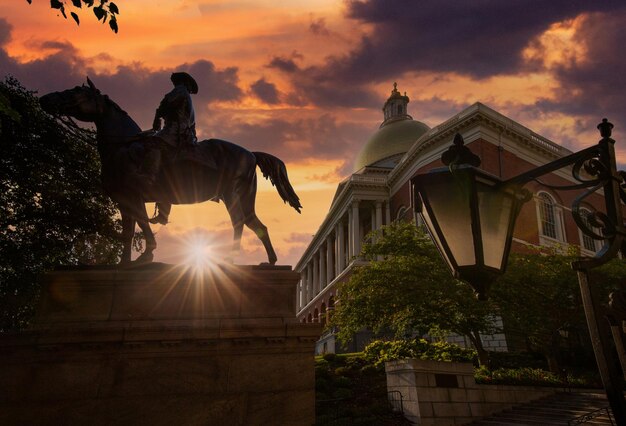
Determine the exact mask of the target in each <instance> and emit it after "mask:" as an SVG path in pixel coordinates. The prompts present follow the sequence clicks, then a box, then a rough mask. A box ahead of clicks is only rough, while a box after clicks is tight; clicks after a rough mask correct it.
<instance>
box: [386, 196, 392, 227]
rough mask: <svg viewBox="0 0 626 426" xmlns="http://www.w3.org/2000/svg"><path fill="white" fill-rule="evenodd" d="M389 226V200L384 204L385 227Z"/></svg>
mask: <svg viewBox="0 0 626 426" xmlns="http://www.w3.org/2000/svg"><path fill="white" fill-rule="evenodd" d="M390 224H391V200H389V201H387V202H386V203H385V225H390Z"/></svg>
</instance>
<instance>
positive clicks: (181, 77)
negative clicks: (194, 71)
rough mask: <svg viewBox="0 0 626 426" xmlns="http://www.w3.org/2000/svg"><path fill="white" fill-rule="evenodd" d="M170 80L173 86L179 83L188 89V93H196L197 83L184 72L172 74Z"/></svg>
mask: <svg viewBox="0 0 626 426" xmlns="http://www.w3.org/2000/svg"><path fill="white" fill-rule="evenodd" d="M170 80H172V83H174V85H177V84H179V83H182V84H184V85H185V86H187V87H188V88H189V92H190V93H194V94H195V93H198V83H196V80H194V79H193V77H192V76H190V75H189V74H187V73H186V72H182V71H181V72H175V73H172V76H171V77H170Z"/></svg>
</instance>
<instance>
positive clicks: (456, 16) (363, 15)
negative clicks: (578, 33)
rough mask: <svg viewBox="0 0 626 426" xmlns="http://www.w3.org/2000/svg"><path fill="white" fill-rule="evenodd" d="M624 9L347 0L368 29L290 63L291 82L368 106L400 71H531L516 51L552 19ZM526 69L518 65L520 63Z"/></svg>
mask: <svg viewBox="0 0 626 426" xmlns="http://www.w3.org/2000/svg"><path fill="white" fill-rule="evenodd" d="M620 9H622V10H623V9H626V2H623V1H619V0H608V1H602V2H589V1H583V0H555V1H549V2H546V1H544V0H509V1H502V0H476V1H464V2H459V1H457V0H424V1H414V0H397V1H394V2H389V1H387V0H363V1H349V2H348V3H347V16H348V17H349V18H352V19H354V20H356V21H357V22H360V23H362V24H366V25H368V26H370V27H372V31H371V32H368V35H367V36H364V37H362V38H361V40H360V41H359V42H358V43H357V44H356V46H354V47H353V48H352V49H351V50H350V51H349V52H347V53H345V54H343V55H334V56H331V57H329V58H327V59H326V61H325V62H324V63H322V64H317V65H314V66H309V67H306V68H297V67H296V66H295V65H296V64H295V63H294V64H292V63H289V62H285V61H281V59H284V58H280V57H277V58H275V61H273V62H272V64H273V65H274V66H275V67H276V68H279V69H284V70H285V71H287V72H291V73H292V74H293V76H292V79H293V84H294V86H297V87H299V88H300V89H301V90H302V92H303V93H304V94H305V96H306V97H307V98H308V99H309V100H310V101H311V102H313V103H315V104H317V105H320V106H329V105H336V106H355V107H373V106H375V105H376V104H375V103H374V102H373V101H374V99H373V98H372V95H373V94H372V93H370V92H369V91H368V90H367V89H366V86H367V85H368V84H369V83H371V82H381V81H393V80H394V79H396V78H397V77H398V76H401V75H402V74H404V73H406V72H413V73H419V72H456V73H460V74H464V75H467V76H470V77H472V78H475V79H483V78H487V77H491V76H495V75H503V74H514V73H518V72H519V71H521V70H525V71H532V70H533V69H532V66H536V67H538V66H540V64H536V63H535V64H528V63H524V62H523V58H522V52H523V50H524V48H525V47H526V46H528V44H529V43H531V42H532V40H533V39H534V38H535V37H536V36H538V35H540V34H541V33H542V32H544V31H545V30H546V29H548V28H549V27H550V25H551V24H553V23H556V22H561V21H563V20H566V19H570V18H574V17H576V16H578V15H580V14H581V13H585V12H593V11H603V12H609V11H617V10H620ZM524 68H525V69H524Z"/></svg>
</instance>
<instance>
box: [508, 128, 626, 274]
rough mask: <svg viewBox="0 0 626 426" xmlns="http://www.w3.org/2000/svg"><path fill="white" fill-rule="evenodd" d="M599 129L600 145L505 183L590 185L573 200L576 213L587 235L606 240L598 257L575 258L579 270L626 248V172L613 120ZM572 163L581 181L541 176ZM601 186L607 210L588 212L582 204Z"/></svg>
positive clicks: (574, 187) (574, 174)
mask: <svg viewBox="0 0 626 426" xmlns="http://www.w3.org/2000/svg"><path fill="white" fill-rule="evenodd" d="M598 129H599V130H600V134H601V136H602V139H601V140H600V141H599V142H598V144H597V145H595V146H592V147H589V148H586V149H584V150H582V151H579V152H576V153H574V154H571V155H568V156H566V157H563V158H560V159H558V160H555V161H553V162H551V163H548V164H545V165H543V166H540V167H537V168H536V169H533V170H531V171H528V172H526V173H522V174H521V175H518V176H516V177H514V178H511V179H509V180H508V181H506V182H504V183H503V185H504V186H506V185H509V184H517V185H524V184H526V183H528V182H530V181H536V182H538V183H539V184H541V185H543V186H545V187H547V188H551V189H555V190H578V189H586V191H585V192H583V193H582V194H580V195H579V196H578V197H576V199H575V200H574V202H573V203H572V216H573V217H574V221H575V222H576V225H577V226H578V228H579V229H580V230H581V232H582V233H583V234H584V235H586V236H589V237H590V238H592V239H594V240H602V241H605V244H604V246H603V247H602V249H600V251H598V253H597V254H596V256H595V257H593V258H585V259H581V260H580V261H577V262H574V264H573V266H574V269H577V270H580V269H588V268H592V267H595V266H599V265H601V264H603V263H605V262H607V261H608V260H610V259H611V258H613V257H614V256H615V255H616V254H617V252H618V251H619V250H620V249H622V250H624V249H626V242H625V241H626V228H625V226H624V218H623V216H622V206H621V203H625V204H626V172H624V171H617V170H616V162H615V151H614V148H613V144H614V143H615V141H614V140H613V139H611V131H612V129H613V124H611V123H609V122H608V120H607V119H606V118H605V119H603V120H602V123H600V124H599V125H598ZM568 166H572V177H573V178H574V179H575V180H576V181H577V182H578V183H576V184H572V185H551V184H548V183H545V182H542V181H540V180H539V179H538V178H539V177H540V176H543V175H546V174H548V173H551V172H554V171H556V170H559V169H562V168H564V167H568ZM600 189H603V190H604V198H605V206H606V213H605V212H599V211H590V212H585V211H584V210H585V209H583V207H582V206H583V203H584V202H585V200H586V199H587V198H588V197H589V196H590V195H591V194H593V193H595V192H597V191H598V190H600ZM620 201H621V202H620ZM623 243H624V247H623V248H622V244H623ZM624 254H626V252H625V253H624Z"/></svg>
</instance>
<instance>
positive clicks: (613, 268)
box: [491, 248, 626, 372]
mask: <svg viewBox="0 0 626 426" xmlns="http://www.w3.org/2000/svg"><path fill="white" fill-rule="evenodd" d="M577 258H578V257H577V253H576V251H575V250H574V249H570V250H569V251H567V252H566V253H562V252H561V251H559V250H558V249H546V248H543V249H542V251H537V252H534V253H530V254H515V255H512V256H511V258H510V260H509V265H508V268H507V271H506V273H505V274H504V275H503V276H501V277H500V278H498V280H497V281H496V283H494V285H493V286H492V295H491V297H492V298H493V299H494V301H495V302H496V303H497V304H498V305H499V306H500V308H501V309H500V313H501V315H502V317H503V320H504V322H505V324H506V325H507V329H508V330H509V331H513V332H516V333H519V334H521V335H522V336H523V337H524V338H525V340H526V341H527V343H528V344H529V345H530V348H531V349H532V350H535V351H537V352H540V353H542V354H543V355H544V356H545V357H546V359H547V361H548V363H549V367H550V370H551V371H554V372H557V371H559V370H560V360H559V358H560V357H559V352H560V348H561V346H562V344H563V340H564V339H563V337H562V336H561V333H560V331H567V332H570V334H572V335H575V337H576V339H577V340H578V341H581V340H583V341H586V340H587V337H586V336H587V334H586V333H587V332H586V330H587V326H586V320H585V314H584V310H583V307H582V302H581V299H580V289H579V285H578V278H577V276H576V272H575V271H574V270H573V269H572V267H571V263H572V262H573V261H574V260H576V259H577ZM594 274H595V276H596V279H595V280H594V282H593V283H592V285H593V288H594V292H595V293H596V295H597V297H596V299H597V300H598V301H600V302H603V303H606V301H608V293H609V292H610V291H612V290H613V289H617V288H619V287H620V286H622V285H623V280H624V277H626V262H624V261H623V260H621V259H614V260H613V261H611V262H609V263H608V264H606V265H604V266H603V267H601V268H598V269H596V270H595V272H594Z"/></svg>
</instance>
